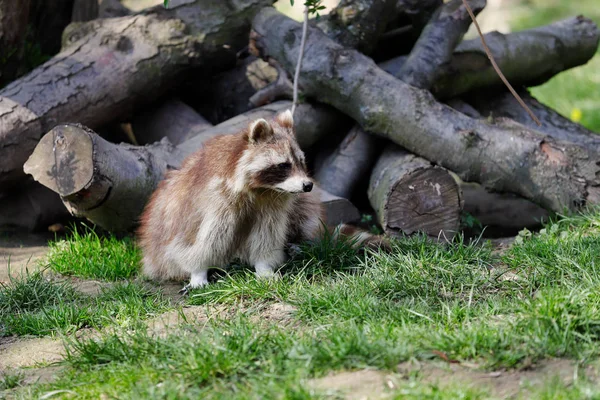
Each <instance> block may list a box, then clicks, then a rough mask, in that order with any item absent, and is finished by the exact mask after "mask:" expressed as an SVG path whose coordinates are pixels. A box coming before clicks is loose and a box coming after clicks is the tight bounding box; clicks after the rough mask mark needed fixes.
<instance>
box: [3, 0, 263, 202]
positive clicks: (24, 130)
mask: <svg viewBox="0 0 600 400" xmlns="http://www.w3.org/2000/svg"><path fill="white" fill-rule="evenodd" d="M268 4H272V0H243V1H237V2H235V3H229V2H222V1H218V0H210V1H200V0H196V1H189V2H187V3H185V4H182V5H180V6H177V7H172V8H170V9H168V10H165V9H164V7H162V5H161V6H158V7H155V8H153V9H150V10H147V11H143V12H140V13H138V14H135V15H133V16H128V17H121V18H109V19H98V20H94V21H91V22H88V23H84V24H78V25H77V26H78V28H77V29H71V30H70V31H69V32H68V34H67V35H66V38H65V40H64V42H65V43H66V44H68V47H67V48H65V49H64V50H63V51H62V52H61V53H60V54H58V55H57V56H55V57H54V58H52V59H51V60H50V61H48V62H47V63H45V64H43V65H42V66H40V67H39V68H37V69H35V70H34V71H32V72H31V73H30V74H28V75H27V76H25V77H23V78H21V79H19V80H17V81H15V82H13V83H11V84H10V85H8V86H7V87H6V88H4V89H3V90H1V91H0V191H1V190H5V189H6V188H7V187H8V186H9V185H10V184H14V183H15V182H18V180H19V179H20V178H22V177H23V163H24V162H25V160H26V159H27V157H28V156H29V155H30V154H31V151H32V150H33V148H34V147H35V145H36V143H37V141H38V140H39V139H40V137H41V136H42V135H43V134H44V133H45V132H47V131H48V130H50V129H51V128H52V127H54V126H56V124H59V123H62V122H66V121H77V122H80V123H82V124H84V125H86V126H90V127H92V128H95V127H97V126H99V125H101V124H104V123H107V122H109V121H111V120H113V119H115V118H117V117H119V116H121V115H124V114H126V113H128V112H130V111H131V110H132V109H134V108H135V107H139V106H140V105H142V104H144V103H145V102H147V99H148V98H153V97H156V96H157V95H159V94H160V93H163V92H164V91H166V90H167V89H169V88H171V87H172V86H173V85H174V84H176V83H177V79H178V78H181V77H182V73H183V72H185V71H186V70H187V69H189V68H191V67H196V68H197V72H198V73H202V71H204V72H205V73H206V72H207V71H218V70H224V69H227V68H230V67H231V66H232V65H234V64H235V58H236V53H237V51H238V50H239V49H241V48H242V47H244V46H245V45H246V43H247V40H248V31H249V25H250V19H251V18H252V16H253V15H254V13H256V12H257V11H258V10H259V9H260V8H261V7H262V6H265V5H268Z"/></svg>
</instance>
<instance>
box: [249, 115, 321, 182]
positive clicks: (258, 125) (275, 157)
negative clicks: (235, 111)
mask: <svg viewBox="0 0 600 400" xmlns="http://www.w3.org/2000/svg"><path fill="white" fill-rule="evenodd" d="M248 141H249V144H250V146H249V149H248V152H249V154H248V156H249V157H248V158H249V159H251V162H250V163H248V165H247V171H248V172H249V174H250V180H251V182H252V184H251V186H252V187H253V188H263V189H272V190H275V191H278V192H285V193H304V192H310V191H311V190H312V188H313V182H312V180H311V179H310V177H309V176H308V173H307V170H306V163H305V160H304V153H303V152H302V150H300V146H298V142H297V141H296V136H295V132H294V127H293V120H292V114H291V112H290V111H289V110H288V111H286V112H284V113H282V114H280V115H278V116H277V117H276V118H275V119H274V120H273V122H271V123H269V122H267V121H266V120H264V119H258V120H256V121H254V122H253V123H252V124H251V125H250V129H249V131H248Z"/></svg>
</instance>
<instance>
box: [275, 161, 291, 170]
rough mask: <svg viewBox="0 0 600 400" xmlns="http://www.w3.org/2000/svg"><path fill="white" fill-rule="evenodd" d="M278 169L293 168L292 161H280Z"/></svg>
mask: <svg viewBox="0 0 600 400" xmlns="http://www.w3.org/2000/svg"><path fill="white" fill-rule="evenodd" d="M276 167H277V169H282V170H286V169H290V168H292V163H289V162H283V163H279V164H277V165H276Z"/></svg>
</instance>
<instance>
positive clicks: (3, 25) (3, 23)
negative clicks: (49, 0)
mask: <svg viewBox="0 0 600 400" xmlns="http://www.w3.org/2000/svg"><path fill="white" fill-rule="evenodd" d="M29 5H30V0H0V87H2V86H4V85H5V84H7V83H8V82H10V81H11V80H12V79H13V78H14V77H15V76H17V75H18V73H19V69H20V67H21V61H22V58H23V54H24V48H23V44H24V42H25V36H26V33H27V21H28V18H29Z"/></svg>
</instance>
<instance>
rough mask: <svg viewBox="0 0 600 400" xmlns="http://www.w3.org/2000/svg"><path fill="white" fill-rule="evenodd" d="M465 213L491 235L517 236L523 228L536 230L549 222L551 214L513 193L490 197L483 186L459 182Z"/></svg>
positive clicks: (497, 194) (492, 194) (493, 194)
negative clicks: (492, 233) (497, 233)
mask: <svg viewBox="0 0 600 400" xmlns="http://www.w3.org/2000/svg"><path fill="white" fill-rule="evenodd" d="M460 188H461V191H462V195H463V199H464V211H466V212H468V213H469V214H471V215H472V216H474V217H475V218H477V220H478V221H479V222H480V223H481V225H482V226H484V227H485V228H486V233H487V234H488V235H489V234H490V233H491V231H499V232H502V233H503V235H507V234H508V235H516V234H517V232H518V231H520V230H522V229H523V228H528V229H536V228H538V227H540V225H541V224H542V221H548V218H549V217H550V213H549V212H548V211H546V210H545V209H543V208H541V207H540V206H538V205H536V204H534V203H532V202H531V201H529V200H526V199H524V198H522V197H519V196H517V195H514V194H512V193H490V192H488V191H487V190H485V188H483V187H482V186H481V185H478V184H476V183H472V182H460Z"/></svg>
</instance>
